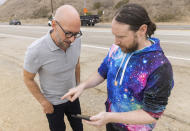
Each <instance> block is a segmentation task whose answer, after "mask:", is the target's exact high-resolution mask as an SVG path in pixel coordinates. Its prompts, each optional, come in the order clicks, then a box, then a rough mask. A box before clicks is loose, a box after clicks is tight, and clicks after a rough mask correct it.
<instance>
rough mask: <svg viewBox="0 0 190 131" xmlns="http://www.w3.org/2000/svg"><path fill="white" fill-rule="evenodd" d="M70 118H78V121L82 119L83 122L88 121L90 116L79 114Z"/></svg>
mask: <svg viewBox="0 0 190 131" xmlns="http://www.w3.org/2000/svg"><path fill="white" fill-rule="evenodd" d="M71 116H72V117H75V118H79V119H84V120H87V121H90V116H86V115H80V114H76V115H71Z"/></svg>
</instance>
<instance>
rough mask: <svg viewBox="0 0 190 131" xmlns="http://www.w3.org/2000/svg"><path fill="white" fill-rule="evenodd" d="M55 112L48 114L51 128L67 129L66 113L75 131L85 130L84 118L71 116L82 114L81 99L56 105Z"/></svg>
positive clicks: (52, 129)
mask: <svg viewBox="0 0 190 131" xmlns="http://www.w3.org/2000/svg"><path fill="white" fill-rule="evenodd" d="M53 107H54V112H53V113H52V114H46V116H47V119H48V122H49V128H50V130H51V131H65V130H66V126H65V122H64V114H65V115H66V116H67V119H68V121H69V123H70V125H71V127H72V129H73V131H83V125H82V120H81V119H77V118H73V117H71V115H72V114H81V109H80V103H79V99H76V100H75V101H74V102H70V101H69V102H66V103H63V104H60V105H54V106H53Z"/></svg>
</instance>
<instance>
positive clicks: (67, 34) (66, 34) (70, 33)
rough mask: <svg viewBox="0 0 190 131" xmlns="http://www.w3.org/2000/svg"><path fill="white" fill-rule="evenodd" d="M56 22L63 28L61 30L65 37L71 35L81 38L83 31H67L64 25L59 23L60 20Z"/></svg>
mask: <svg viewBox="0 0 190 131" xmlns="http://www.w3.org/2000/svg"><path fill="white" fill-rule="evenodd" d="M55 22H56V23H57V24H58V25H59V27H60V28H61V30H62V31H63V32H64V33H65V37H66V38H71V37H73V36H74V37H75V38H79V37H81V36H82V32H81V31H79V32H77V33H73V32H69V31H68V32H67V31H65V30H64V29H63V27H62V26H61V25H60V24H59V22H58V21H56V20H55Z"/></svg>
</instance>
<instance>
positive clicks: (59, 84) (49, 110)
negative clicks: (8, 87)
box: [23, 5, 83, 131]
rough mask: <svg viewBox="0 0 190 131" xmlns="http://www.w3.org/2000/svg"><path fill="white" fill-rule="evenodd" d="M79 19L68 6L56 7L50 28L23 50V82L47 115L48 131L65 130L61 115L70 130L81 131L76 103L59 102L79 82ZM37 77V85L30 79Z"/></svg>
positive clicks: (77, 103)
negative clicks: (67, 122) (76, 116)
mask: <svg viewBox="0 0 190 131" xmlns="http://www.w3.org/2000/svg"><path fill="white" fill-rule="evenodd" d="M81 35H82V33H81V31H80V16H79V14H78V12H77V10H76V9H75V8H74V7H72V6H71V5H63V6H61V7H59V8H58V9H57V11H56V13H55V19H53V21H52V29H51V30H50V31H49V32H48V33H47V34H46V35H45V36H43V37H42V38H40V39H38V40H36V41H35V42H33V43H32V44H31V45H30V46H29V47H28V49H27V51H26V56H25V60H24V70H23V73H24V82H25V84H26V86H27V87H28V89H29V91H30V92H31V93H32V95H33V96H34V97H35V98H36V100H37V101H38V102H39V103H40V105H41V106H42V108H43V111H44V113H45V114H46V116H47V119H48V122H49V127H50V130H51V131H65V130H66V126H65V122H64V114H65V115H66V116H67V118H68V120H69V123H70V125H71V127H72V129H73V131H82V130H83V125H82V122H81V120H80V119H77V118H73V117H71V115H72V114H81V109H80V103H79V100H78V99H77V100H75V101H74V102H70V101H68V100H64V101H63V100H61V99H60V98H61V96H63V95H64V94H65V93H66V92H68V90H69V89H70V88H72V87H75V86H76V85H78V84H79V83H80V63H79V57H80V48H81V40H80V36H81ZM37 73H38V74H39V80H40V85H38V84H37V82H36V81H35V80H34V78H35V76H36V74H37Z"/></svg>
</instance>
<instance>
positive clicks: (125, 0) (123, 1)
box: [114, 0, 129, 9]
mask: <svg viewBox="0 0 190 131" xmlns="http://www.w3.org/2000/svg"><path fill="white" fill-rule="evenodd" d="M128 2H129V0H122V1H119V2H118V3H117V4H116V5H115V7H114V8H115V9H119V8H120V7H121V6H123V5H125V4H127V3H128Z"/></svg>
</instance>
